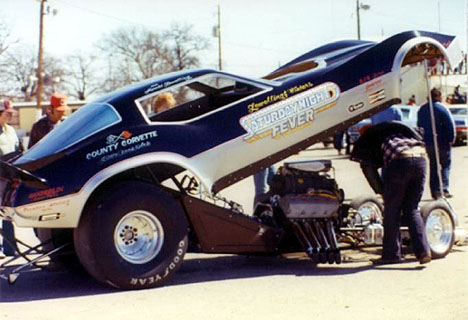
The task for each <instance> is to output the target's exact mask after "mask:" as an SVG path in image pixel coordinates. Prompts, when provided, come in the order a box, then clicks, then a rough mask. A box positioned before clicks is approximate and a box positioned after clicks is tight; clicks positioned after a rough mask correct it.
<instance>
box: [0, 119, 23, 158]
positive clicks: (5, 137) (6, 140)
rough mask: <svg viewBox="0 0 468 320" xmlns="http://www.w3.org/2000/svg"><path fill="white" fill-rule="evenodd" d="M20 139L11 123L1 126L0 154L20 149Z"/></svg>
mask: <svg viewBox="0 0 468 320" xmlns="http://www.w3.org/2000/svg"><path fill="white" fill-rule="evenodd" d="M18 147H19V139H18V136H17V135H16V131H15V129H14V128H13V127H12V126H10V125H7V124H6V125H5V127H3V126H0V156H3V155H5V154H8V153H10V152H13V151H16V150H18Z"/></svg>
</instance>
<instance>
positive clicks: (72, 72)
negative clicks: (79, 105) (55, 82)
mask: <svg viewBox="0 0 468 320" xmlns="http://www.w3.org/2000/svg"><path fill="white" fill-rule="evenodd" d="M96 64H97V60H96V56H94V55H92V54H85V53H82V52H80V53H76V54H73V55H71V56H68V57H67V58H66V65H65V67H64V68H65V75H64V83H65V84H66V86H67V87H68V88H69V91H70V95H72V96H75V97H76V98H78V99H79V100H86V98H87V97H88V96H89V95H91V94H93V93H94V92H96V91H97V90H98V89H99V88H100V86H99V83H98V79H97V72H96Z"/></svg>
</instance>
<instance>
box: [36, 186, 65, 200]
mask: <svg viewBox="0 0 468 320" xmlns="http://www.w3.org/2000/svg"><path fill="white" fill-rule="evenodd" d="M63 189H64V186H59V187H55V188H49V189H45V190H40V191H37V192H33V193H30V194H29V195H28V199H30V200H32V201H38V200H43V199H47V198H54V197H57V196H58V195H59V194H60V193H62V192H63Z"/></svg>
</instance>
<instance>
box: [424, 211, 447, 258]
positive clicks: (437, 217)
mask: <svg viewBox="0 0 468 320" xmlns="http://www.w3.org/2000/svg"><path fill="white" fill-rule="evenodd" d="M426 235H427V241H428V242H429V246H430V247H431V250H432V251H433V252H435V253H439V254H443V253H445V252H446V251H447V250H448V249H449V248H450V245H451V243H452V238H453V225H452V219H451V218H450V216H449V214H448V213H447V211H445V210H443V209H434V210H433V211H431V213H430V214H429V216H428V217H427V220H426Z"/></svg>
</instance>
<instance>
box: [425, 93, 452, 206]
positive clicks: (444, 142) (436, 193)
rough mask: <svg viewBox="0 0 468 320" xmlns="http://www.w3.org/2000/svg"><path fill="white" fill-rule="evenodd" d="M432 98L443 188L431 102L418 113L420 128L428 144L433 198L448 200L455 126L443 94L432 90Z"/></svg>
mask: <svg viewBox="0 0 468 320" xmlns="http://www.w3.org/2000/svg"><path fill="white" fill-rule="evenodd" d="M431 97H432V101H433V106H434V116H435V124H436V128H435V129H436V133H437V144H438V148H439V161H440V166H441V175H442V186H440V185H439V175H438V173H437V162H436V153H435V147H434V137H433V135H432V125H431V110H430V105H429V102H427V103H426V104H424V105H422V106H421V108H420V109H419V111H418V123H417V125H418V127H421V128H423V129H424V136H423V138H424V143H425V144H426V150H427V153H428V155H429V168H430V178H429V185H430V188H431V195H432V198H434V199H437V198H440V197H441V196H442V192H443V195H444V196H445V197H446V198H451V197H452V195H451V194H450V192H449V175H450V165H451V162H452V155H451V153H452V150H451V149H452V144H453V142H454V140H455V124H454V121H453V118H452V115H451V114H450V112H449V111H448V110H447V108H446V107H444V105H442V104H441V103H440V102H441V101H442V93H441V92H440V90H439V89H436V88H434V89H432V90H431Z"/></svg>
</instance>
